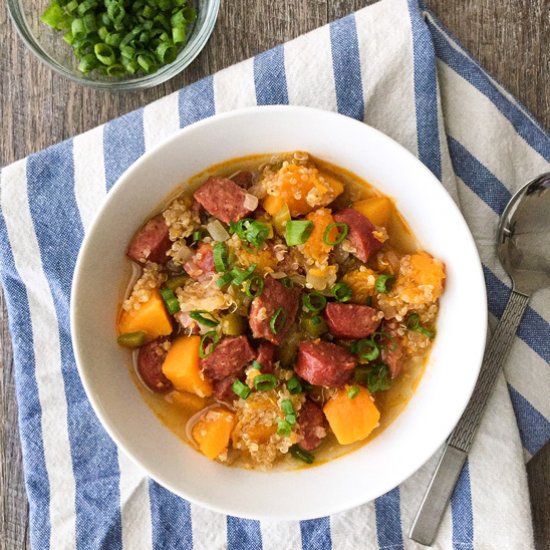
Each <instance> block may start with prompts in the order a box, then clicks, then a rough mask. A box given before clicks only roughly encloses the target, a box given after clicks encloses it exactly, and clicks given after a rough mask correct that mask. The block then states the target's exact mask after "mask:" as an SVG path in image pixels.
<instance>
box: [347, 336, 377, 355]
mask: <svg viewBox="0 0 550 550" xmlns="http://www.w3.org/2000/svg"><path fill="white" fill-rule="evenodd" d="M351 352H352V353H355V354H356V355H358V356H359V357H360V358H361V359H364V360H365V361H374V360H375V359H377V358H378V356H379V355H380V348H379V347H378V344H377V343H376V342H375V340H374V337H373V338H365V339H364V340H358V341H357V342H354V343H353V344H352V345H351Z"/></svg>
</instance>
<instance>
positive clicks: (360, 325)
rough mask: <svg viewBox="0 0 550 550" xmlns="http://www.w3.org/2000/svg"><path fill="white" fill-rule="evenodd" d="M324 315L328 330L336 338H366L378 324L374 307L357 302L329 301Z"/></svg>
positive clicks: (378, 320)
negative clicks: (341, 302)
mask: <svg viewBox="0 0 550 550" xmlns="http://www.w3.org/2000/svg"><path fill="white" fill-rule="evenodd" d="M324 317H325V321H326V322H327V326H328V330H329V332H330V333H331V334H332V335H333V336H335V337H336V338H347V339H350V340H357V339H359V338H368V337H369V336H370V335H371V334H372V333H373V332H374V331H375V330H376V329H377V328H378V326H379V325H380V319H379V318H378V312H377V311H376V309H374V308H372V307H369V306H362V305H357V304H339V303H335V302H330V303H328V304H327V307H326V308H325V311H324Z"/></svg>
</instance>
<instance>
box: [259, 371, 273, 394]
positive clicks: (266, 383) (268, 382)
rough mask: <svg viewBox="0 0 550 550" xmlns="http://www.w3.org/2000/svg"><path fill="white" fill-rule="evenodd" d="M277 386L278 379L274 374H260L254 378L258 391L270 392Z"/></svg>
mask: <svg viewBox="0 0 550 550" xmlns="http://www.w3.org/2000/svg"><path fill="white" fill-rule="evenodd" d="M276 385H277V378H276V377H275V375H274V374H259V375H258V376H256V377H255V378H254V387H255V388H256V389H257V390H258V391H269V390H272V389H273V388H274V387H275V386H276Z"/></svg>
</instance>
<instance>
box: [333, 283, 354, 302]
mask: <svg viewBox="0 0 550 550" xmlns="http://www.w3.org/2000/svg"><path fill="white" fill-rule="evenodd" d="M330 293H331V294H332V295H333V296H334V297H335V298H336V299H337V300H338V301H339V302H349V301H350V300H351V297H352V295H353V292H352V290H351V287H350V286H349V285H347V284H346V283H336V284H335V285H334V286H333V287H332V288H331V289H330Z"/></svg>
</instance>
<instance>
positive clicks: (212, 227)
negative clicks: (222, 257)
mask: <svg viewBox="0 0 550 550" xmlns="http://www.w3.org/2000/svg"><path fill="white" fill-rule="evenodd" d="M206 229H208V233H210V236H211V237H212V238H213V239H214V240H215V241H218V242H223V241H227V239H229V233H228V232H227V231H226V229H225V227H224V226H223V225H222V222H220V220H214V221H213V222H210V223H209V224H208V225H207V226H206Z"/></svg>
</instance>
